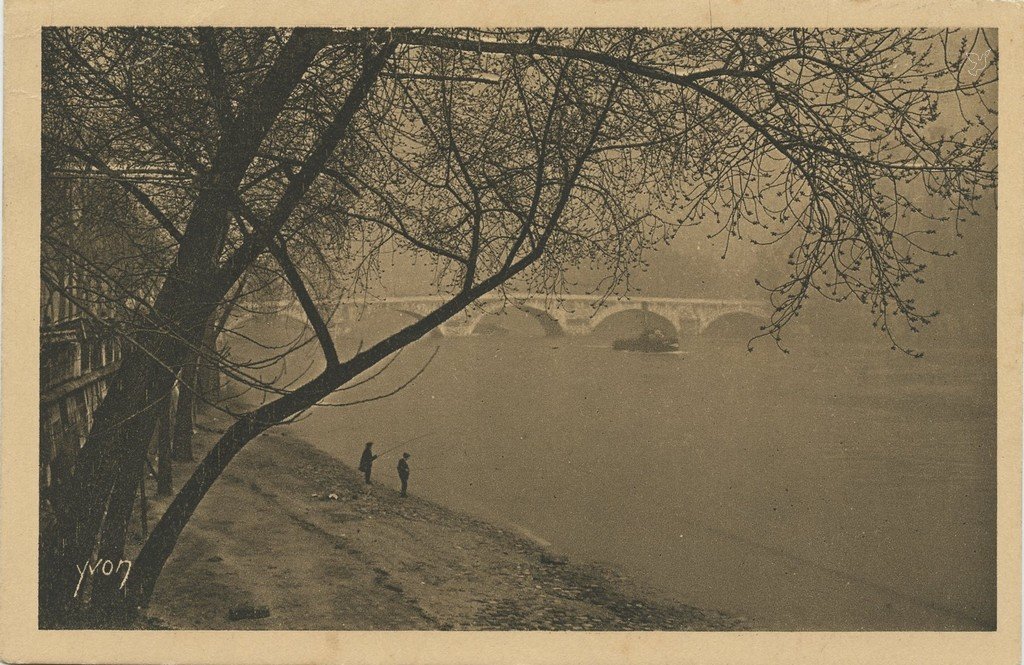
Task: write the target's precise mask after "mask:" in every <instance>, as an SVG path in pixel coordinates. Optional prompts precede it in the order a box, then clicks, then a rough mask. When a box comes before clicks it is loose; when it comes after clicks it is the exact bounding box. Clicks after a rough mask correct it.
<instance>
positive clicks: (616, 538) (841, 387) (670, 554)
mask: <svg viewBox="0 0 1024 665" xmlns="http://www.w3.org/2000/svg"><path fill="white" fill-rule="evenodd" d="M684 347H685V348H684V349H683V351H682V352H680V353H675V354H640V353H630V352H618V351H613V350H611V349H610V348H609V346H608V344H607V343H606V340H605V341H602V340H597V339H594V338H590V337H581V338H544V337H522V336H515V335H503V336H500V335H481V336H474V337H466V338H431V339H425V340H422V341H420V342H418V343H417V344H416V345H414V346H413V347H412V348H411V349H408V350H407V351H406V352H405V353H403V354H402V355H401V356H400V357H399V358H398V360H397V361H396V362H395V363H394V365H392V367H391V368H389V370H388V371H387V372H386V373H385V374H383V375H382V376H380V377H379V378H377V379H374V380H373V381H370V382H369V383H367V384H365V385H363V386H360V387H358V388H356V389H354V390H351V391H346V392H342V393H340V394H339V395H338V396H337V398H336V400H335V401H357V400H360V399H365V398H367V397H372V396H373V395H377V394H381V393H383V392H387V391H389V390H391V389H393V388H395V387H397V386H398V385H400V384H401V383H403V382H404V381H405V380H406V379H407V378H408V377H409V376H411V375H412V374H413V373H414V372H415V371H416V370H417V369H418V368H420V367H421V366H422V365H423V363H424V362H425V361H426V359H427V358H428V357H429V356H430V354H431V353H432V352H433V351H434V350H435V349H436V350H437V357H436V358H435V359H434V361H433V363H432V364H431V365H430V366H429V367H427V369H426V371H425V372H424V373H423V374H422V375H421V376H420V377H419V378H418V379H417V380H416V381H414V382H413V383H412V384H410V385H409V386H408V387H406V388H404V389H403V390H402V391H401V392H399V393H398V394H396V395H394V396H392V397H389V398H387V399H384V400H380V401H372V402H367V403H363V404H358V405H354V406H349V407H347V408H330V407H318V408H317V409H315V410H314V411H313V412H312V413H311V414H310V415H309V417H307V418H305V419H304V420H302V421H300V422H298V423H296V424H295V425H293V426H292V427H294V428H296V429H297V433H298V434H300V435H301V436H303V437H305V438H306V439H308V440H309V441H311V442H312V443H314V444H315V445H316V446H318V447H320V448H321V449H323V450H325V451H327V452H329V453H330V454H332V455H335V456H337V457H339V458H341V459H343V460H345V461H347V462H350V463H352V464H353V465H354V464H355V463H356V462H357V460H358V457H359V453H360V452H361V449H362V445H363V443H364V442H365V441H367V440H373V441H375V442H377V443H376V448H377V450H378V452H381V451H384V450H386V449H387V448H389V447H392V446H394V445H395V444H399V443H400V442H402V441H403V440H406V439H410V438H412V437H417V436H420V435H423V434H427V436H423V437H422V438H420V439H418V440H416V441H414V442H411V443H409V444H408V445H406V446H400V447H399V448H398V449H396V450H394V451H392V452H390V453H389V454H387V455H385V456H384V457H383V458H382V459H380V460H379V461H378V462H377V465H376V466H375V474H376V479H377V481H378V482H380V483H384V484H387V485H393V486H397V484H398V480H397V477H396V475H395V472H394V465H395V463H396V461H397V459H398V455H399V454H400V452H401V451H402V449H403V448H407V449H408V450H409V451H410V452H411V453H412V454H413V457H412V460H411V467H412V479H411V483H410V491H412V492H413V493H415V494H419V495H421V496H425V497H427V498H429V499H432V500H435V501H437V502H439V503H442V504H445V505H448V506H451V507H454V508H457V509H461V510H465V511H469V512H471V513H474V514H476V515H479V516H481V517H483V518H486V519H490V520H494V521H497V522H500V523H505V524H515V525H517V526H518V527H520V528H522V529H525V530H527V531H529V532H530V533H532V534H535V535H536V536H539V537H540V538H542V539H544V540H547V541H549V542H550V543H552V544H553V546H554V547H555V548H556V549H557V550H559V551H562V552H564V553H566V554H568V555H570V556H572V557H574V558H577V559H580V560H587V561H595V562H602V563H608V564H611V565H612V566H614V567H615V568H617V569H618V570H620V571H622V572H624V573H625V574H627V575H629V576H630V577H633V578H635V579H637V580H639V581H640V582H641V583H643V584H646V585H648V586H650V587H653V588H656V589H657V590H659V592H662V593H665V594H668V595H671V596H672V597H674V598H676V599H677V600H679V601H682V602H686V603H690V604H693V605H697V606H701V607H707V608H713V609H718V610H722V611H725V612H729V613H731V614H734V615H739V616H743V617H746V618H747V619H749V620H750V622H751V623H752V625H753V626H754V627H755V628H757V629H764V630H986V629H993V628H994V625H995V584H996V580H995V504H996V493H995V492H996V489H995V461H996V450H995V371H994V360H993V359H992V358H991V357H989V356H988V355H986V353H985V352H984V351H977V350H970V349H952V348H951V349H946V350H941V349H940V350H939V351H938V352H933V353H932V354H931V355H930V356H926V357H925V358H924V359H921V360H912V359H909V358H906V357H903V356H901V355H899V354H897V353H892V352H890V351H888V350H887V347H886V346H885V345H884V344H883V342H882V340H880V339H879V340H874V341H873V343H870V344H864V345H857V344H847V345H836V344H828V345H824V344H822V345H819V346H817V347H815V346H814V345H810V346H809V347H808V346H805V347H802V348H797V349H794V352H793V353H791V354H789V355H784V354H782V353H779V352H777V351H774V350H771V349H768V348H761V349H759V350H758V351H757V352H755V353H747V352H746V351H745V348H744V347H745V344H744V342H742V341H737V340H733V341H711V340H708V339H699V340H697V341H690V342H685V343H684Z"/></svg>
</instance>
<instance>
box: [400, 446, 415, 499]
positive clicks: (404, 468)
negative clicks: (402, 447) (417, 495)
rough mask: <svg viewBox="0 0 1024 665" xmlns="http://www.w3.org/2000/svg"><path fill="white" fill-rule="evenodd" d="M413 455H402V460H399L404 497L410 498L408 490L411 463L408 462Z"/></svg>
mask: <svg viewBox="0 0 1024 665" xmlns="http://www.w3.org/2000/svg"><path fill="white" fill-rule="evenodd" d="M410 457H412V455H410V454H409V453H402V459H400V460H398V479H399V480H401V481H402V496H408V494H406V490H407V489H408V488H409V462H407V461H406V460H408V459H409V458H410Z"/></svg>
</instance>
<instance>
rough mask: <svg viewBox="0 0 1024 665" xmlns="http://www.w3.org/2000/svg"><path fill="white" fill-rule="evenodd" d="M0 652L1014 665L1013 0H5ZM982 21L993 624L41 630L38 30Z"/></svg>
mask: <svg viewBox="0 0 1024 665" xmlns="http://www.w3.org/2000/svg"><path fill="white" fill-rule="evenodd" d="M5 14H6V24H7V25H6V33H5V38H6V44H5V49H4V56H5V59H4V74H5V86H4V95H5V100H4V101H5V103H4V119H5V128H4V139H5V150H4V185H5V190H6V195H5V197H4V201H3V204H4V221H5V224H4V228H3V251H4V256H3V258H4V268H5V270H4V275H3V292H2V293H3V320H2V323H3V326H2V334H3V339H2V341H3V345H2V348H3V358H2V402H0V403H2V440H0V441H2V450H0V462H2V464H0V519H2V522H0V526H2V535H0V571H2V577H0V660H3V661H7V662H25V661H31V662H102V663H160V662H188V663H236V662H237V663H254V664H255V663H313V662H339V663H364V662H366V663H371V662H372V663H483V662H487V663H521V662H531V663H681V662H696V663H709V664H711V663H730V664H732V663H775V662H787V663H789V662H809V663H858V664H859V663H910V662H913V663H923V662H928V663H951V664H952V663H955V664H957V665H961V664H968V663H986V664H988V663H1010V662H1020V630H1021V614H1020V592H1021V577H1020V573H1021V567H1020V562H1021V533H1020V529H1021V327H1022V326H1021V324H1022V306H1021V304H1022V303H1021V292H1022V289H1021V283H1022V274H1024V273H1022V258H1024V251H1022V249H1024V245H1022V232H1021V227H1022V223H1021V221H1020V218H1019V215H1020V211H1021V210H1024V180H1022V174H1024V170H1022V164H1021V161H1022V157H1024V149H1022V148H1024V141H1022V138H1024V117H1022V115H1024V114H1022V110H1021V104H1020V100H1021V99H1022V98H1024V85H1022V83H1024V66H1022V62H1024V45H1022V37H1024V29H1022V28H1024V4H1022V3H1020V2H1016V3H1007V2H1002V3H997V2H991V1H986V0H945V1H942V0H919V1H916V2H914V1H912V0H895V1H893V2H882V1H880V0H826V1H819V2H811V1H805V2H800V1H797V0H763V1H761V2H751V1H742V0H635V1H630V0H590V1H587V0H547V1H546V2H545V1H538V0H533V1H514V0H476V1H468V0H457V1H453V2H446V3H445V2H441V1H440V0H427V1H422V2H416V1H415V0H373V1H372V2H353V1H352V0H334V1H331V0H308V1H306V2H298V1H295V2H279V3H273V2H245V1H244V0H218V1H217V2H203V1H202V0H170V1H169V0H157V1H154V0H78V1H77V2H76V1H71V0H51V1H49V2H47V1H44V0H8V2H7V4H6V7H5ZM139 24H151V25H204V24H206V25H299V24H303V25H311V24H319V25H339V26H349V25H351V26H356V25H371V26H377V25H489V26H495V25H502V26H506V25H509V26H511V25H518V26H535V25H562V26H565V25H587V26H613V25H614V26H622V25H638V26H668V25H675V26H695V27H704V26H709V25H713V26H726V27H728V26H751V25H769V26H780V27H782V26H785V27H792V26H819V27H831V26H844V25H848V26H919V25H925V26H933V27H939V26H972V27H993V26H994V27H998V28H999V47H1000V56H1001V58H1000V70H1001V71H1000V89H999V111H1000V115H1001V117H1000V123H999V124H1000V128H999V132H1000V154H999V162H1000V163H999V167H1000V184H1001V187H1000V188H999V192H998V209H999V230H998V256H999V259H998V261H999V263H998V353H999V368H998V372H999V374H998V385H999V396H998V487H999V498H998V549H997V556H998V609H997V612H998V630H997V631H994V632H978V633H937V632H936V633H930V632H903V633H899V632H879V633H825V632H795V633H779V632H754V633H745V634H725V633H670V632H655V633H586V634H584V633H517V632H481V633H475V632H471V633H467V632H412V631H408V632H390V633H381V632H314V631H303V632H284V631H216V632H214V631H182V632H164V631H123V632H112V631H39V630H38V629H37V619H36V616H37V598H36V588H37V587H36V575H37V565H38V562H37V559H38V553H37V538H38V501H37V492H38V487H37V483H38V473H37V460H38V455H37V445H38V411H37V409H38V400H37V399H36V395H37V393H38V380H39V376H38V366H39V365H38V361H37V351H36V350H37V349H38V340H39V337H38V330H39V328H38V321H39V319H38V312H39V309H38V302H39V294H38V288H39V286H38V285H39V277H38V275H39V272H38V268H39V265H38V261H39V223H40V222H39V219H40V208H39V201H40V197H39V123H40V110H39V102H40V100H39V80H40V65H39V57H40V55H39V54H40V48H39V43H40V42H39V34H40V27H41V26H42V25H139Z"/></svg>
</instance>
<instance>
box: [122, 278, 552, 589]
mask: <svg viewBox="0 0 1024 665" xmlns="http://www.w3.org/2000/svg"><path fill="white" fill-rule="evenodd" d="M530 262H532V261H530ZM526 265H529V263H528V262H524V263H523V264H522V265H519V266H517V268H515V269H513V272H511V274H509V275H506V276H504V278H500V279H499V278H498V277H497V276H495V277H492V278H490V279H489V280H487V281H485V282H483V283H481V284H480V285H478V286H477V287H475V288H474V289H472V290H471V291H469V292H464V293H462V294H460V295H459V296H457V297H455V298H453V299H452V300H450V301H448V302H447V303H445V304H443V305H442V306H441V307H439V308H438V309H436V310H434V311H433V312H432V313H431V314H428V315H427V316H425V317H423V318H422V319H420V320H419V321H417V322H416V323H413V324H411V325H410V326H408V327H406V328H404V329H402V330H400V331H399V332H397V333H395V334H394V335H392V336H390V337H388V338H387V339H385V340H383V341H381V342H378V343H377V344H375V345H374V346H372V347H371V348H369V349H367V350H366V351H364V352H362V353H360V354H358V355H357V356H355V357H354V358H352V359H351V360H349V361H348V362H346V363H343V364H341V365H336V366H333V367H328V368H327V369H325V370H324V372H323V373H321V374H320V375H319V376H317V377H316V378H315V379H313V380H311V381H309V382H308V383H306V384H304V385H303V386H301V387H300V388H298V389H297V390H295V391H294V392H291V393H288V394H286V395H284V396H282V397H280V398H278V399H276V400H274V401H273V402H270V403H268V404H264V405H263V406H261V407H260V408H258V409H256V410H255V411H253V412H252V413H249V414H246V415H245V416H244V417H242V418H241V419H239V420H238V421H236V422H235V424H233V425H232V426H231V427H229V428H228V430H227V431H226V432H225V433H224V435H223V436H222V437H221V438H220V440H219V441H217V443H216V444H215V445H214V446H213V448H212V449H211V450H210V452H209V453H208V454H207V455H206V457H205V458H203V461H202V462H200V463H199V466H197V467H196V470H195V471H194V472H193V474H192V476H191V477H190V478H189V479H188V481H186V483H185V485H184V486H183V487H182V488H181V491H180V492H178V494H177V496H175V497H174V501H172V502H171V505H170V506H168V508H167V510H166V511H164V514H163V516H162V517H161V518H160V521H159V522H157V524H156V526H154V527H153V533H152V534H150V536H149V538H148V539H147V540H146V543H145V545H143V547H142V550H141V551H140V552H139V555H138V557H136V559H135V564H134V565H133V567H132V580H131V582H129V586H130V587H131V588H130V590H129V598H130V599H131V602H132V603H133V604H135V605H136V606H138V607H144V606H145V605H146V604H147V603H148V602H149V598H150V596H151V595H152V593H153V588H154V587H155V586H156V581H157V578H158V577H159V575H160V571H161V570H162V569H163V566H164V564H165V563H166V561H167V558H168V557H169V556H170V555H171V551H172V550H173V549H174V546H175V544H176V543H177V540H178V536H180V535H181V531H182V530H183V529H184V528H185V525H186V524H187V523H188V520H189V519H190V518H191V517H192V514H193V513H194V512H195V509H196V508H197V507H198V506H199V502H200V501H202V499H203V497H204V496H206V493H207V492H208V491H209V489H210V487H212V486H213V483H214V482H215V481H216V480H217V478H218V477H219V476H220V474H221V473H222V472H223V471H224V469H226V468H227V466H228V464H229V463H230V462H231V460H232V459H233V458H234V456H235V455H236V454H238V451H240V450H241V449H242V448H243V447H244V446H245V444H246V443H248V442H249V441H251V440H252V439H253V438H255V437H256V436H257V435H259V434H260V433H261V432H263V431H264V430H266V429H267V428H269V427H271V426H273V425H275V424H277V423H279V422H281V421H282V420H284V419H285V418H287V417H289V416H292V415H294V414H296V413H299V412H300V411H303V410H305V409H308V408H310V407H311V406H313V405H314V404H316V403H317V402H319V401H320V400H321V399H323V398H324V397H326V396H327V395H329V394H330V393H331V392H333V391H334V390H336V389H337V388H338V387H339V386H342V385H344V384H345V383H347V382H348V381H350V380H351V379H352V378H354V377H356V376H358V375H359V374H361V373H362V372H365V371H366V370H367V369H369V368H370V367H373V366H374V365H376V364H377V363H378V362H380V361H381V360H383V359H384V358H386V357H387V356H389V355H391V354H392V353H394V352H396V351H398V350H399V349H402V348H404V347H406V346H408V345H409V344H411V343H412V342H415V341H416V340H418V339H420V338H421V337H423V336H424V335H425V334H427V333H428V332H430V331H431V330H434V329H435V328H437V326H439V325H440V324H441V323H443V322H445V321H447V320H448V319H450V318H451V317H452V316H454V315H455V314H457V313H458V312H460V311H462V310H463V309H465V308H466V307H467V306H468V305H469V304H470V303H472V302H473V301H474V300H476V299H477V298H479V297H480V296H481V295H483V294H485V293H487V292H489V291H490V290H492V289H493V288H495V287H496V286H497V285H498V284H500V283H502V282H504V281H506V280H507V279H508V278H510V277H511V276H512V275H514V274H516V273H518V272H519V271H521V270H522V269H523V268H524V267H525V266H526Z"/></svg>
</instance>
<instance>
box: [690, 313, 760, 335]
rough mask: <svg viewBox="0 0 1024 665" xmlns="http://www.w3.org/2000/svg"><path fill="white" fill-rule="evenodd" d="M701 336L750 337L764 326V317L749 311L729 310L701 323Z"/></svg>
mask: <svg viewBox="0 0 1024 665" xmlns="http://www.w3.org/2000/svg"><path fill="white" fill-rule="evenodd" d="M702 323H703V326H702V329H701V333H702V334H707V335H712V336H727V337H744V338H747V337H751V336H753V335H756V334H757V333H758V332H759V329H760V327H761V326H763V325H764V324H765V320H764V316H763V315H762V314H761V313H755V312H753V311H750V310H746V309H743V310H739V309H737V310H730V311H726V312H722V313H721V314H719V315H718V316H714V317H711V318H709V319H708V320H707V321H704V322H702Z"/></svg>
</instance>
